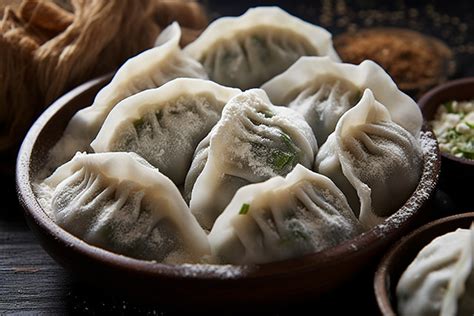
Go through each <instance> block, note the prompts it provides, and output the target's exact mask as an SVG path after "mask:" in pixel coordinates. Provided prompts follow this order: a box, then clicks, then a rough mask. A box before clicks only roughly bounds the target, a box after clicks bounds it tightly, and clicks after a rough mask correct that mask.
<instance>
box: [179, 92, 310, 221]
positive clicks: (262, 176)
mask: <svg viewBox="0 0 474 316" xmlns="http://www.w3.org/2000/svg"><path fill="white" fill-rule="evenodd" d="M316 152H317V142H316V139H315V137H314V135H313V133H312V131H311V128H310V127H309V125H308V123H306V121H305V120H304V118H303V117H302V116H301V115H300V114H298V113H296V112H295V111H293V110H291V109H288V108H286V107H277V106H274V105H272V104H271V102H270V101H269V100H268V97H267V96H266V94H265V92H264V91H263V90H260V89H253V90H249V91H246V92H243V93H241V94H239V95H237V96H235V97H234V98H232V99H231V100H230V101H229V102H228V103H227V104H226V105H225V106H224V109H223V111H222V117H221V119H220V120H219V122H217V124H216V126H215V127H214V128H213V129H212V131H211V132H210V133H209V135H208V136H207V137H206V138H205V139H204V140H203V141H202V142H201V144H200V145H199V146H198V148H197V149H196V153H195V157H194V159H193V163H192V164H191V169H190V171H189V174H188V176H187V177H186V181H185V187H184V188H185V196H186V197H187V198H188V199H189V198H190V200H191V201H190V207H191V211H192V212H193V214H194V215H195V216H196V217H197V219H198V221H199V222H200V223H201V225H203V226H204V227H206V228H211V227H212V224H213V223H214V220H215V219H216V218H217V216H218V215H219V214H220V213H221V212H222V211H223V210H224V208H225V207H226V206H227V204H228V203H229V202H230V200H231V199H232V197H233V195H234V193H235V192H236V191H237V190H238V189H239V188H240V187H242V186H244V185H246V184H249V183H255V182H262V181H265V180H267V179H269V178H271V177H274V176H278V175H282V176H284V175H286V174H288V173H289V172H290V171H291V170H293V168H294V167H295V166H296V165H297V164H298V163H300V164H302V165H304V166H305V167H308V168H311V166H312V165H313V163H314V157H315V155H316Z"/></svg>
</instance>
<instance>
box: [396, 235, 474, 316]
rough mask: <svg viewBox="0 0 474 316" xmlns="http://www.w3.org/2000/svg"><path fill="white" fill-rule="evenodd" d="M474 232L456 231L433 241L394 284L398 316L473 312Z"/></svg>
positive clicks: (447, 314) (465, 313) (445, 315)
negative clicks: (396, 283) (395, 284)
mask: <svg viewBox="0 0 474 316" xmlns="http://www.w3.org/2000/svg"><path fill="white" fill-rule="evenodd" d="M473 256H474V232H473V228H472V227H471V229H461V228H459V229H457V230H456V231H454V232H450V233H447V234H444V235H442V236H440V237H437V238H435V239H434V240H433V241H431V242H430V243H429V244H428V245H427V246H425V247H424V248H423V249H422V250H421V251H420V252H419V253H418V255H417V256H416V258H415V260H413V262H412V263H410V265H409V266H408V267H407V269H406V270H405V272H403V274H402V276H401V278H400V280H399V282H398V285H397V289H396V292H397V301H398V312H399V313H400V315H401V316H407V315H420V316H431V315H436V316H438V315H440V316H455V315H458V316H467V315H472V313H473V312H474V273H473V270H474V266H473Z"/></svg>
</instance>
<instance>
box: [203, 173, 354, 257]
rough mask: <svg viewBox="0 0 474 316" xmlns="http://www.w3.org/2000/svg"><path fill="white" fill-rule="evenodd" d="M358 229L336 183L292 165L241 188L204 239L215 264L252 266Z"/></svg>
mask: <svg viewBox="0 0 474 316" xmlns="http://www.w3.org/2000/svg"><path fill="white" fill-rule="evenodd" d="M361 232H362V228H361V225H360V223H359V221H358V220H357V218H356V217H355V215H354V213H353V212H352V210H351V209H350V207H349V205H348V203H347V200H346V198H345V196H344V195H343V194H342V192H341V191H340V190H339V189H338V188H337V187H336V185H335V184H334V183H333V182H332V181H331V180H330V179H328V178H327V177H325V176H322V175H320V174H317V173H315V172H312V171H311V170H308V169H307V168H305V167H303V166H301V165H297V166H296V167H295V169H294V170H293V171H292V172H290V173H289V174H288V175H287V176H286V177H285V178H282V177H274V178H271V179H270V180H267V181H265V182H262V183H257V184H250V185H247V186H245V187H242V188H240V189H239V190H238V191H237V193H236V194H235V196H234V198H233V199H232V201H231V202H230V204H229V205H228V206H227V207H226V209H225V210H224V212H223V213H222V214H221V215H220V216H219V217H218V218H217V220H216V223H215V224H214V227H213V228H212V231H211V233H210V234H209V242H210V244H211V248H212V254H213V257H214V258H215V259H214V260H216V261H218V262H223V263H232V264H254V263H267V262H272V261H278V260H283V259H288V258H294V257H297V256H301V255H304V254H308V253H314V252H318V251H321V250H324V249H326V248H330V247H333V246H336V245H338V244H340V243H341V242H343V241H345V240H348V239H351V238H353V237H355V236H356V235H358V234H360V233H361Z"/></svg>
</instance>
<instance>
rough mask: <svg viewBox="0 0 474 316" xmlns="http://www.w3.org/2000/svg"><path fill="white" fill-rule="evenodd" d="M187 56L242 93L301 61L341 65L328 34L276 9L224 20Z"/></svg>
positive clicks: (190, 48)
mask: <svg viewBox="0 0 474 316" xmlns="http://www.w3.org/2000/svg"><path fill="white" fill-rule="evenodd" d="M184 51H185V52H186V53H188V54H189V55H191V56H192V57H194V58H195V59H196V60H198V61H199V62H201V63H202V64H203V65H204V68H205V69H206V71H207V73H208V75H209V78H210V79H211V80H213V81H216V82H218V83H220V84H223V85H226V86H230V87H238V88H241V89H249V88H258V87H260V85H262V84H263V83H264V82H266V81H267V80H269V79H271V78H273V77H274V76H275V75H277V74H279V73H281V72H283V71H285V70H286V69H287V68H288V67H289V66H290V65H291V64H293V63H294V62H295V61H296V60H297V59H298V58H299V57H300V56H305V55H309V56H313V55H324V56H329V57H330V58H331V59H333V60H335V61H339V60H340V59H339V57H338V56H337V54H336V52H335V50H334V48H333V45H332V39H331V34H330V33H329V32H327V31H326V30H325V29H323V28H321V27H318V26H315V25H312V24H310V23H307V22H305V21H303V20H300V19H299V18H297V17H294V16H291V15H289V14H288V13H286V12H285V11H283V10H282V9H280V8H277V7H258V8H252V9H249V10H248V11H247V12H246V13H245V14H243V15H242V16H239V17H224V18H220V19H218V20H216V21H214V22H213V23H211V24H210V25H209V26H208V27H207V28H206V30H205V31H204V32H203V33H202V34H201V35H200V36H199V37H198V38H197V39H196V40H195V41H194V42H193V43H191V44H189V45H188V46H186V47H185V48H184Z"/></svg>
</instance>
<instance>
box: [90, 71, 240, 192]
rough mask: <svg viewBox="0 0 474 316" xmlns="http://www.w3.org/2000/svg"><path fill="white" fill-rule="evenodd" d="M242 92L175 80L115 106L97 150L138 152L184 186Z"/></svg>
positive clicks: (197, 81)
mask: <svg viewBox="0 0 474 316" xmlns="http://www.w3.org/2000/svg"><path fill="white" fill-rule="evenodd" d="M238 93H240V90H239V89H232V88H227V87H223V86H220V85H218V84H216V83H214V82H212V81H208V80H202V79H189V78H180V79H175V80H173V81H170V82H168V83H166V84H164V85H163V86H161V87H159V88H156V89H150V90H146V91H143V92H140V93H138V94H136V95H134V96H131V97H129V98H127V99H125V100H123V101H122V102H120V103H119V104H118V105H117V106H115V107H114V108H113V110H112V111H111V112H110V114H109V115H108V116H107V119H106V120H105V122H104V124H103V125H102V128H101V129H100V131H99V134H98V135H97V138H96V139H95V140H94V141H93V142H92V143H91V147H92V148H93V149H94V151H95V152H108V151H124V152H135V153H138V154H139V155H140V156H142V157H143V158H145V159H146V160H147V161H148V162H149V163H151V164H152V165H153V166H155V167H157V168H158V169H159V170H160V172H161V173H163V174H164V175H166V176H167V177H169V178H170V179H171V180H173V182H174V183H175V184H176V185H180V184H182V183H183V182H184V178H185V177H186V172H187V170H188V169H189V166H190V165H191V160H192V157H193V154H194V151H195V149H196V147H197V145H198V144H199V142H200V141H201V140H202V139H203V138H204V137H205V136H206V135H207V134H208V133H209V132H210V130H211V128H212V127H213V126H214V125H215V124H216V123H217V121H218V120H219V118H220V116H221V112H222V108H223V107H224V105H225V104H226V103H227V101H229V100H230V99H231V98H232V97H233V96H235V95H237V94H238Z"/></svg>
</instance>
